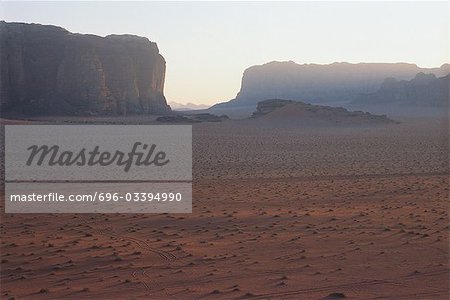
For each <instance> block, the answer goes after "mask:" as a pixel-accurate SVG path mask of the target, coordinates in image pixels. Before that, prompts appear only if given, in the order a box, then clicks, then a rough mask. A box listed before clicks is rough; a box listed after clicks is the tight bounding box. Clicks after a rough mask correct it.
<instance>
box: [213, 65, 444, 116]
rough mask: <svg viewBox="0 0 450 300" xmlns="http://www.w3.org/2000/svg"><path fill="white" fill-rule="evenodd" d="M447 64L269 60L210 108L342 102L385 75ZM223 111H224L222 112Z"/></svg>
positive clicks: (407, 75)
mask: <svg viewBox="0 0 450 300" xmlns="http://www.w3.org/2000/svg"><path fill="white" fill-rule="evenodd" d="M449 70H450V65H448V64H445V65H443V66H442V67H441V68H435V69H422V68H419V67H418V66H416V65H414V64H406V63H397V64H394V63H359V64H350V63H333V64H329V65H318V64H302V65H299V64H296V63H294V62H292V61H290V62H271V63H267V64H264V65H260V66H253V67H250V68H248V69H247V70H245V72H244V75H243V78H242V84H241V90H240V91H239V93H238V94H237V96H236V98H235V99H233V100H231V101H229V102H224V103H221V104H217V105H216V106H214V107H212V109H211V110H212V111H214V110H219V109H221V108H230V107H241V108H242V109H244V107H245V106H251V107H253V109H254V107H255V105H256V103H257V102H259V101H262V100H265V99H277V98H278V99H293V100H302V101H308V102H310V103H316V104H317V103H327V104H331V103H333V105H335V104H339V105H342V104H345V103H348V102H350V101H352V100H353V99H354V96H355V95H358V94H362V93H372V92H375V91H376V90H377V89H379V88H380V85H381V84H382V83H383V81H384V79H385V78H386V77H395V78H397V79H399V80H410V79H412V78H413V77H414V76H415V75H416V74H417V73H419V72H426V73H433V74H436V75H438V76H443V75H445V74H447V73H448V72H449ZM224 112H226V111H224Z"/></svg>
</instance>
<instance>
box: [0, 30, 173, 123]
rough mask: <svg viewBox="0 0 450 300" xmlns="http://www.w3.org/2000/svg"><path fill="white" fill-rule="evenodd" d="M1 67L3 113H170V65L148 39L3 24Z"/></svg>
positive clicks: (0, 91) (0, 44) (0, 89)
mask: <svg viewBox="0 0 450 300" xmlns="http://www.w3.org/2000/svg"><path fill="white" fill-rule="evenodd" d="M0 66H1V67H0V69H1V70H0V71H1V73H0V76H1V77H0V98H1V110H2V112H16V113H21V114H70V115H79V114H99V115H108V114H129V113H143V114H153V113H154V114H157V113H165V112H168V111H170V107H169V106H168V105H167V103H166V99H165V97H164V94H163V88H164V76H165V60H164V58H163V57H162V56H161V55H160V54H159V50H158V47H157V45H156V44H155V43H153V42H150V41H149V40H148V39H147V38H143V37H138V36H132V35H109V36H106V37H99V36H95V35H87V34H74V33H70V32H69V31H67V30H65V29H63V28H60V27H56V26H49V25H39V24H23V23H6V22H0Z"/></svg>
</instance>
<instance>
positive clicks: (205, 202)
mask: <svg viewBox="0 0 450 300" xmlns="http://www.w3.org/2000/svg"><path fill="white" fill-rule="evenodd" d="M76 121H77V120H74V121H73V122H76ZM120 122H122V121H120ZM120 122H119V123H120ZM149 123H151V122H149ZM193 132H194V149H193V153H194V165H193V170H194V184H193V199H194V206H193V213H192V214H172V215H171V214H159V215H151V214H146V215H132V214H64V215H62V214H60V215H57V214H53V215H37V214H26V215H10V214H4V213H2V215H1V219H2V225H1V234H2V239H1V240H2V241H1V259H2V261H1V298H2V299H8V298H11V297H14V298H16V299H20V298H33V299H49V298H73V299H83V298H91V299H99V298H100V299H111V298H120V299H133V298H141V297H142V298H146V299H166V298H173V299H191V298H195V299H198V298H202V299H215V298H221V299H247V298H257V299H258V298H259V299H320V298H323V297H327V296H334V297H335V298H339V297H342V296H345V297H346V298H350V299H372V298H382V299H383V298H386V299H411V298H416V299H448V294H449V289H448V279H449V265H448V243H449V240H448V230H449V227H448V215H447V213H448V193H449V190H448V178H449V177H448V143H447V142H448V131H447V128H446V125H443V123H442V122H441V121H436V120H404V121H403V122H402V123H401V124H398V125H389V126H381V127H367V128H356V127H353V128H340V129H329V128H328V129H327V128H316V129H312V128H308V129H306V128H280V127H277V126H276V125H275V124H266V125H265V126H261V125H257V124H255V123H254V122H251V121H229V122H225V123H214V124H213V123H202V124H196V125H194V127H193ZM2 206H4V204H3V203H2ZM3 210H4V208H3V207H2V211H3Z"/></svg>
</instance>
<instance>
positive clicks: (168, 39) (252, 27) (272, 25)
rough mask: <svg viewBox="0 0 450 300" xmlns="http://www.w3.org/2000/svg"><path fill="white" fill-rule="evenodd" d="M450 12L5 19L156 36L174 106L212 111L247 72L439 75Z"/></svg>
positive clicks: (316, 5) (156, 7)
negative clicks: (390, 69) (348, 70)
mask: <svg viewBox="0 0 450 300" xmlns="http://www.w3.org/2000/svg"><path fill="white" fill-rule="evenodd" d="M449 3H450V2H448V1H444V2H390V3H389V2H100V1H98V2H59V3H57V2H15V3H14V2H1V3H0V19H2V20H5V21H11V22H12V21H15V22H33V23H41V24H52V25H58V26H61V27H64V28H66V29H67V30H69V31H72V32H79V33H92V34H97V35H101V36H105V35H108V34H112V33H115V34H121V33H127V34H136V35H140V36H145V37H148V38H149V39H150V40H151V41H154V42H156V43H157V44H158V47H159V50H160V53H161V54H162V55H163V56H164V58H165V59H166V62H167V70H166V83H165V95H166V98H167V100H168V101H176V102H181V103H186V102H193V103H204V104H213V103H217V102H222V101H227V100H230V99H232V98H234V97H235V96H236V93H237V92H238V91H239V88H240V84H241V79H242V73H243V71H244V70H245V69H246V68H248V67H250V66H252V65H257V64H263V63H266V62H270V61H274V60H276V61H288V60H292V61H295V62H297V63H321V64H325V63H332V62H336V61H338V62H343V61H345V62H352V63H357V62H409V63H415V64H417V65H419V66H421V67H437V66H440V65H442V64H443V63H446V62H449V61H450V59H449V53H450V42H449V19H450V13H449Z"/></svg>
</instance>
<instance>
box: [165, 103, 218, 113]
mask: <svg viewBox="0 0 450 300" xmlns="http://www.w3.org/2000/svg"><path fill="white" fill-rule="evenodd" d="M169 105H170V107H171V108H172V109H173V110H179V111H185V110H199V109H207V108H209V107H210V106H211V105H206V104H194V103H189V102H188V103H186V104H182V103H178V102H173V101H172V102H169Z"/></svg>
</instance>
